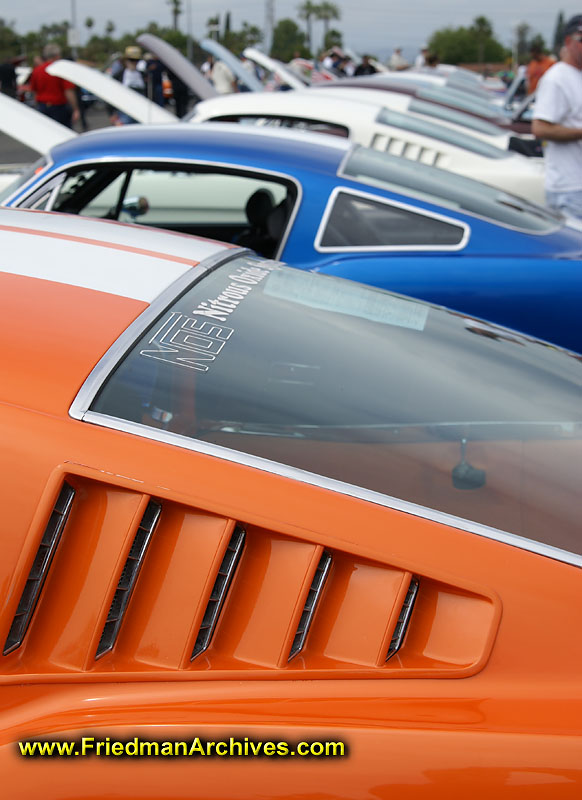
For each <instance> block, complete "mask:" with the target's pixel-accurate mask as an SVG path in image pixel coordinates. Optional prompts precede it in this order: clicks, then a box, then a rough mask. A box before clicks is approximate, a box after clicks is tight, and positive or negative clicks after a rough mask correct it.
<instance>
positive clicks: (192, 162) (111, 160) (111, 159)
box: [6, 156, 303, 259]
mask: <svg viewBox="0 0 582 800" xmlns="http://www.w3.org/2000/svg"><path fill="white" fill-rule="evenodd" d="M147 158H148V156H142V157H139V156H128V157H121V156H101V157H99V158H82V159H79V160H78V161H70V162H69V163H68V164H66V165H63V166H62V169H61V171H59V168H57V170H55V172H53V173H51V175H50V176H49V181H51V180H53V178H55V177H59V176H61V175H62V176H63V180H64V176H65V175H66V173H67V172H68V171H69V170H71V169H74V168H77V167H83V166H89V165H91V164H139V163H143V162H144V161H146V160H147ZM152 163H153V164H161V165H165V164H184V165H186V166H191V167H196V166H201V167H221V168H222V169H227V170H232V171H233V172H236V173H240V172H241V171H242V172H252V173H254V174H256V175H269V176H271V177H273V178H280V179H281V180H284V181H286V182H287V183H292V184H293V185H294V187H295V189H296V191H297V197H296V198H295V205H294V206H293V210H292V212H291V214H290V215H289V219H288V221H287V227H286V228H285V232H284V233H283V236H282V237H281V242H280V244H279V248H278V250H277V253H276V254H275V258H276V259H278V258H279V257H280V254H281V253H282V252H283V250H284V249H285V245H286V244H287V239H288V238H289V234H290V232H291V228H292V227H293V223H294V222H295V217H296V216H297V212H298V210H299V206H300V205H301V201H302V199H303V187H302V185H301V183H300V182H299V181H298V180H297V178H295V177H294V176H293V175H289V174H288V173H285V172H278V171H276V170H269V169H261V168H255V167H248V166H244V165H240V164H239V165H237V164H231V163H228V162H226V163H225V162H224V161H205V160H200V159H191V158H170V157H169V156H160V157H158V156H156V157H155V161H152ZM145 169H147V167H146V168H145ZM33 177H35V176H33ZM31 180H32V178H31ZM49 181H47V183H48V182H49ZM44 185H46V184H44ZM40 188H42V187H37V189H40ZM34 194H36V189H35V190H34V191H32V192H30V193H29V194H28V195H26V196H24V197H22V198H21V201H20V202H19V203H18V205H17V206H15V208H25V206H24V205H23V204H24V203H25V202H26V200H27V199H28V197H30V196H31V195H34ZM55 199H56V195H53V196H52V197H51V198H50V203H49V205H48V207H47V208H46V209H45V210H46V211H51V210H52V204H53V203H54V201H55ZM6 202H8V201H6ZM162 230H163V229H162Z"/></svg>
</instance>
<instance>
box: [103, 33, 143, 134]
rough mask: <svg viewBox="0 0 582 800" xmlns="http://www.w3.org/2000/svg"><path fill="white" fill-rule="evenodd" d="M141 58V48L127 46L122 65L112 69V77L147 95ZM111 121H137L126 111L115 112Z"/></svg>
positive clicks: (119, 123) (119, 122) (117, 123)
mask: <svg viewBox="0 0 582 800" xmlns="http://www.w3.org/2000/svg"><path fill="white" fill-rule="evenodd" d="M141 60H142V57H141V48H140V47H138V46H137V45H129V46H128V47H126V48H125V52H124V54H123V62H122V64H121V67H120V68H118V69H116V70H113V69H112V70H111V77H112V78H114V79H115V80H116V81H119V82H120V83H122V84H123V85H124V86H127V87H128V89H133V90H134V92H137V93H138V94H141V95H144V97H145V94H146V82H145V78H144V73H143V72H142V71H141V70H140V69H139V68H138V65H139V63H140V61H141ZM144 63H145V62H144ZM111 121H112V123H113V124H114V125H131V124H132V123H134V122H135V120H134V119H133V118H132V117H130V116H129V114H126V113H125V112H124V111H118V112H117V113H113V114H112V116H111Z"/></svg>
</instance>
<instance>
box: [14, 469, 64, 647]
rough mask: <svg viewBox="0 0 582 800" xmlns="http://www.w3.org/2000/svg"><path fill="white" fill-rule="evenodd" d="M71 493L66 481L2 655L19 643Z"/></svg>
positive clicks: (34, 604)
mask: <svg viewBox="0 0 582 800" xmlns="http://www.w3.org/2000/svg"><path fill="white" fill-rule="evenodd" d="M74 496H75V490H74V489H73V487H72V486H69V484H68V483H65V484H64V485H63V488H62V489H61V492H60V494H59V496H58V498H57V502H56V503H55V505H54V508H53V510H52V513H51V516H50V518H49V521H48V523H47V526H46V528H45V531H44V534H43V537H42V539H41V542H40V544H39V546H38V550H37V552H36V556H35V558H34V562H33V565H32V568H31V570H30V573H29V575H28V578H27V581H26V585H25V587H24V589H23V591H22V595H21V597H20V602H19V603H18V608H17V609H16V614H15V615H14V619H13V621H12V625H11V627H10V631H9V633H8V636H7V638H6V643H5V645H4V650H3V654H4V655H8V653H11V652H12V651H13V650H16V649H17V648H18V647H20V645H21V644H22V641H23V639H24V636H25V634H26V631H27V630H28V626H29V624H30V620H31V618H32V614H33V612H34V609H35V607H36V604H37V602H38V598H39V596H40V592H41V590H42V587H43V584H44V582H45V579H46V576H47V574H48V571H49V569H50V565H51V562H52V560H53V556H54V554H55V551H56V549H57V545H58V543H59V539H60V538H61V534H62V532H63V529H64V527H65V524H66V522H67V518H68V516H69V511H70V509H71V505H72V502H73V498H74Z"/></svg>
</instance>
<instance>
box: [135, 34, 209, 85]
mask: <svg viewBox="0 0 582 800" xmlns="http://www.w3.org/2000/svg"><path fill="white" fill-rule="evenodd" d="M137 41H138V42H139V44H141V46H142V47H145V48H146V50H151V52H152V53H155V55H156V56H157V57H158V58H159V59H160V61H162V62H163V63H164V64H165V66H166V67H167V68H168V69H169V70H171V71H172V72H173V73H174V75H177V76H178V78H180V80H181V81H182V82H183V83H185V84H186V86H188V87H189V88H190V89H192V91H193V92H194V94H196V95H197V96H198V97H199V98H200V99H201V100H208V98H210V97H216V95H217V94H218V92H217V91H216V89H215V88H214V86H212V84H211V83H210V82H209V81H207V80H206V78H205V77H204V75H203V74H202V73H201V72H200V70H199V69H197V68H196V67H195V66H194V64H191V63H190V61H188V59H187V58H185V57H184V56H183V55H182V53H180V52H179V50H176V48H175V47H172V45H171V44H168V43H167V42H164V41H163V40H162V39H160V38H159V37H158V36H154V34H153V33H142V34H141V35H140V36H138V37H137Z"/></svg>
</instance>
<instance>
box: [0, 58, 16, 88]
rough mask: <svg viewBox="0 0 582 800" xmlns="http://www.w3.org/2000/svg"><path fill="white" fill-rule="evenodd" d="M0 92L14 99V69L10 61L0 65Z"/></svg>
mask: <svg viewBox="0 0 582 800" xmlns="http://www.w3.org/2000/svg"><path fill="white" fill-rule="evenodd" d="M0 92H2V94H7V95H8V96H9V97H16V69H15V67H14V63H13V62H12V61H8V60H6V61H3V62H2V63H1V64H0Z"/></svg>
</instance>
